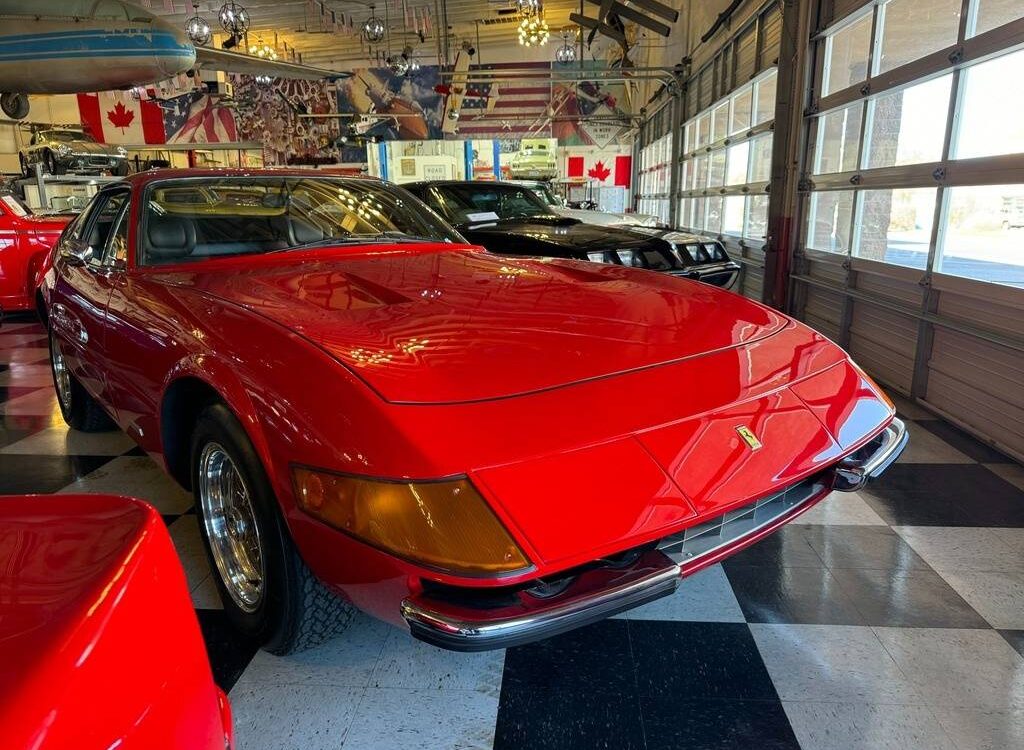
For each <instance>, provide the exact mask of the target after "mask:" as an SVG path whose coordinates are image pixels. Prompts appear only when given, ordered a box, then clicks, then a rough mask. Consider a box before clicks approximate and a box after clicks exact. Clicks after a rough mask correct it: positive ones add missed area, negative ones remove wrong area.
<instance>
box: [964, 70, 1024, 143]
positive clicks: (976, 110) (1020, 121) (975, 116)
mask: <svg viewBox="0 0 1024 750" xmlns="http://www.w3.org/2000/svg"><path fill="white" fill-rule="evenodd" d="M964 75H965V80H964V83H963V85H964V86H965V90H964V97H963V104H961V105H960V131H959V132H960V135H959V138H958V139H957V146H956V150H955V152H954V153H955V154H956V158H958V159H969V158H971V157H975V156H993V155H995V154H1017V153H1022V152H1024V97H1022V96H1020V94H1019V93H1013V94H1011V93H1010V88H1008V87H1010V86H1013V85H1014V84H1012V83H1010V82H1013V81H1015V82H1018V83H1019V82H1020V81H1021V80H1024V50H1021V51H1019V52H1014V53H1013V54H1012V55H1005V56H1003V57H998V58H996V59H995V60H989V61H988V62H985V63H982V64H981V65H974V66H972V67H970V68H968V69H967V70H966V71H964Z"/></svg>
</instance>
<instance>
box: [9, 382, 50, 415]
mask: <svg viewBox="0 0 1024 750" xmlns="http://www.w3.org/2000/svg"><path fill="white" fill-rule="evenodd" d="M59 413H60V410H59V408H58V407H57V396H56V394H55V392H54V391H52V390H49V389H46V388H40V389H38V390H35V391H33V392H32V393H29V394H27V395H25V396H19V397H18V398H12V399H11V400H10V401H6V402H4V403H2V404H0V414H39V415H50V414H54V415H56V414H59Z"/></svg>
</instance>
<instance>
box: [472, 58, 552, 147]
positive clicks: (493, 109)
mask: <svg viewBox="0 0 1024 750" xmlns="http://www.w3.org/2000/svg"><path fill="white" fill-rule="evenodd" d="M506 68H516V69H523V68H536V69H537V75H536V76H533V75H532V74H530V73H526V74H518V75H517V76H516V78H517V80H516V81H515V82H513V83H510V82H508V81H503V82H501V83H493V84H491V83H481V82H475V81H473V73H475V72H477V71H481V70H502V69H506ZM550 69H551V66H550V64H549V63H498V64H495V65H474V66H472V67H470V69H469V79H470V82H469V83H468V84H467V85H466V95H465V98H464V99H463V100H462V111H461V113H460V117H459V134H460V135H467V136H472V137H475V138H484V137H497V138H502V137H505V138H507V137H508V136H509V134H519V135H522V134H536V135H537V136H539V137H548V136H550V135H551V125H550V123H549V122H548V108H549V106H550V105H551V91H552V87H551V76H550V74H549V73H548V71H550ZM492 99H494V101H491V100H492ZM485 113H486V114H485Z"/></svg>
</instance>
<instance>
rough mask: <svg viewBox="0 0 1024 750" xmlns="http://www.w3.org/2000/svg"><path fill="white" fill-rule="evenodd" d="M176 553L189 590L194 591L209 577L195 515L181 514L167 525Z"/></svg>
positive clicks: (206, 559) (209, 571)
mask: <svg viewBox="0 0 1024 750" xmlns="http://www.w3.org/2000/svg"><path fill="white" fill-rule="evenodd" d="M167 531H168V533H169V534H170V535H171V541H172V542H174V549H175V551H176V552H177V553H178V560H180V561H181V567H182V568H184V569H185V578H186V579H187V581H188V589H189V591H190V592H191V591H194V590H195V589H197V588H198V587H199V586H200V585H202V583H203V582H204V581H205V580H206V579H207V578H209V577H210V574H211V573H212V570H211V569H210V561H209V558H208V557H207V556H206V550H205V549H204V548H203V540H202V538H201V536H200V533H199V523H198V522H197V520H196V517H195V516H181V517H180V518H179V519H178V520H176V521H175V522H174V523H172V524H171V525H170V526H168V527H167Z"/></svg>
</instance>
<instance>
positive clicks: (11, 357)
mask: <svg viewBox="0 0 1024 750" xmlns="http://www.w3.org/2000/svg"><path fill="white" fill-rule="evenodd" d="M49 356H50V350H49V349H47V348H46V347H45V346H22V345H18V346H15V347H13V348H10V349H3V348H0V362H2V363H3V364H5V365H7V364H13V363H17V364H25V365H28V364H33V363H35V362H43V361H46V360H47V359H48V358H49Z"/></svg>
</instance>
